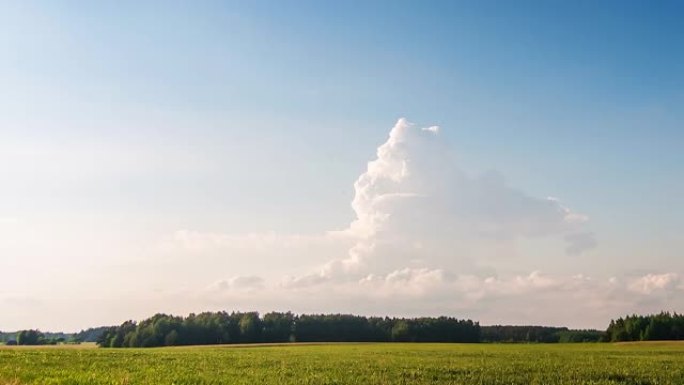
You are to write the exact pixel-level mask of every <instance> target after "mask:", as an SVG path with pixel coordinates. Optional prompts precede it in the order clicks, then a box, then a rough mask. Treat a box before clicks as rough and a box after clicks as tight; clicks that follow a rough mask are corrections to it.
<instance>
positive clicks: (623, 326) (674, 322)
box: [606, 312, 684, 342]
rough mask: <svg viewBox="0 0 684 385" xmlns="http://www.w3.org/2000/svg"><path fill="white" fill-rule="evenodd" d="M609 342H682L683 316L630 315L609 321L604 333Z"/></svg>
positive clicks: (666, 314) (666, 313)
mask: <svg viewBox="0 0 684 385" xmlns="http://www.w3.org/2000/svg"><path fill="white" fill-rule="evenodd" d="M606 333H607V334H608V335H607V339H608V340H609V341H613V342H618V341H658V340H684V315H681V314H677V313H668V312H661V313H660V314H653V315H646V316H641V315H631V316H627V317H625V318H618V319H617V320H611V321H610V325H609V326H608V330H607V331H606Z"/></svg>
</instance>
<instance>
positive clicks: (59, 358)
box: [0, 342, 684, 385]
mask: <svg viewBox="0 0 684 385" xmlns="http://www.w3.org/2000/svg"><path fill="white" fill-rule="evenodd" d="M0 384H3V385H5V384H13V385H18V384H340V385H341V384H363V385H367V384H501V385H504V384H505V385H512V384H520V385H523V384H525V385H527V384H635V385H636V384H639V385H646V384H653V385H656V384H658V385H665V384H684V344H682V343H674V342H672V343H667V342H662V343H660V342H659V343H627V344H548V345H544V344H529V345H523V344H400V343H392V344H310V345H307V344H294V345H280V346H277V345H276V346H209V347H174V348H153V349H97V348H92V347H91V348H87V347H82V348H78V347H59V346H58V347H45V348H38V347H37V348H26V347H4V348H0Z"/></svg>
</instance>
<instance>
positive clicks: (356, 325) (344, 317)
mask: <svg viewBox="0 0 684 385" xmlns="http://www.w3.org/2000/svg"><path fill="white" fill-rule="evenodd" d="M479 340H480V326H479V324H478V323H476V322H473V321H470V320H467V321H464V320H457V319H455V318H449V317H439V318H415V319H396V318H387V317H385V318H379V317H370V318H367V317H361V316H354V315H348V314H320V315H318V314H317V315H299V316H296V315H294V314H292V313H290V312H288V313H267V314H265V315H264V316H263V318H262V317H259V314H258V313H256V312H250V313H236V312H233V313H230V314H229V313H227V312H216V313H210V312H206V313H201V314H190V315H189V316H187V317H185V318H183V317H175V316H170V315H166V314H156V315H154V316H152V317H151V318H148V319H146V320H143V321H141V322H139V323H136V322H133V321H127V322H124V323H123V324H122V325H121V326H118V327H112V328H109V329H107V330H105V331H104V333H102V335H101V336H100V338H99V339H98V340H97V343H98V345H99V346H102V347H152V346H175V345H208V344H231V343H259V342H288V341H297V342H383V341H387V342H389V341H412V342H478V341H479Z"/></svg>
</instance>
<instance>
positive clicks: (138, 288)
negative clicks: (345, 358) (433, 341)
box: [0, 1, 684, 331]
mask: <svg viewBox="0 0 684 385" xmlns="http://www.w3.org/2000/svg"><path fill="white" fill-rule="evenodd" d="M682 17H684V6H683V5H682V3H681V2H676V1H656V2H643V1H602V2H594V1H573V2H560V1H538V2H537V1H520V2H489V1H477V2H465V1H463V2H462V1H444V2H441V1H434V2H419V1H387V2H385V1H348V2H321V1H288V2H282V1H235V2H234V1H216V2H213V1H199V2H180V1H179V2H175V1H164V2H155V1H130V2H129V1H121V2H111V3H107V2H85V1H49V2H48V1H44V2H42V1H21V2H16V1H0V266H1V267H2V269H1V270H2V278H1V279H0V306H1V309H2V310H1V311H0V330H5V331H7V330H17V329H26V328H40V329H41V330H51V331H57V330H63V331H78V330H80V329H83V328H87V327H91V326H99V325H113V324H119V323H121V322H123V321H125V320H128V319H134V320H140V319H143V318H146V317H148V316H151V315H152V314H154V313H157V312H164V313H172V314H179V315H182V314H188V313H190V312H201V311H205V310H228V311H231V310H257V311H261V312H267V311H272V310H292V311H294V312H306V313H311V312H315V313H321V312H325V313H328V312H334V313H340V312H341V313H354V314H363V315H381V316H384V315H392V316H435V315H449V316H454V317H458V318H469V319H473V320H478V321H480V322H481V323H482V324H541V325H565V326H570V327H578V328H590V327H591V328H601V329H603V328H605V327H606V326H607V324H608V322H609V321H610V319H612V318H617V317H619V316H623V315H626V314H632V313H650V312H658V311H660V310H670V311H679V312H682V311H684V255H683V254H682V250H684V238H682V236H681V234H682V230H683V229H684V199H682V197H683V196H684V181H683V179H684V178H683V176H684V151H682V145H684V49H682V47H684V27H683V26H682V24H681V20H682Z"/></svg>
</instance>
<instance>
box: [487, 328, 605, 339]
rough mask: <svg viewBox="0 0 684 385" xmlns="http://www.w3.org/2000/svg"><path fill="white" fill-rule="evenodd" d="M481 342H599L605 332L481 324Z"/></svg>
mask: <svg viewBox="0 0 684 385" xmlns="http://www.w3.org/2000/svg"><path fill="white" fill-rule="evenodd" d="M480 335H481V341H482V342H539V343H554V342H561V343H562V342H601V341H605V340H606V332H604V331H600V330H573V329H568V328H566V327H549V326H501V325H496V326H482V327H480Z"/></svg>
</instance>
